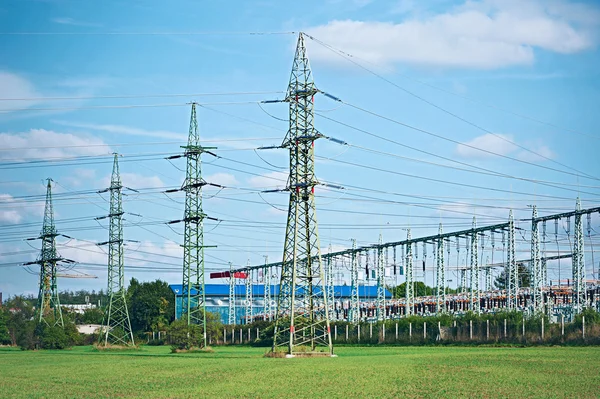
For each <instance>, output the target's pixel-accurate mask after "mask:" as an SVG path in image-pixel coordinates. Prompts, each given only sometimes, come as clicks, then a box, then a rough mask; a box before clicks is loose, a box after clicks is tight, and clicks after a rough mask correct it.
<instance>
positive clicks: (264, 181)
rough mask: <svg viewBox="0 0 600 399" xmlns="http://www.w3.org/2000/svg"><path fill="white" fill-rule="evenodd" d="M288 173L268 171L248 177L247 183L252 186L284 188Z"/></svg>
mask: <svg viewBox="0 0 600 399" xmlns="http://www.w3.org/2000/svg"><path fill="white" fill-rule="evenodd" d="M287 178H288V174H287V173H285V172H269V173H265V174H263V175H261V176H254V177H251V178H250V179H248V184H250V185H251V186H252V187H258V188H269V189H284V188H285V187H286V185H287Z"/></svg>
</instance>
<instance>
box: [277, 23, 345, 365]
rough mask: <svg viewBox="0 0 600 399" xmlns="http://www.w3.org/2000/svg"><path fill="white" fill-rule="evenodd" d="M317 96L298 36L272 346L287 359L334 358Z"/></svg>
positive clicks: (285, 144) (291, 86)
mask: <svg viewBox="0 0 600 399" xmlns="http://www.w3.org/2000/svg"><path fill="white" fill-rule="evenodd" d="M317 93H318V90H317V88H316V87H315V84H314V81H313V78H312V72H311V69H310V64H309V62H308V57H307V55H306V48H305V46H304V35H303V34H302V33H300V34H299V36H298V43H297V47H296V54H295V57H294V63H293V67H292V73H291V77H290V82H289V85H288V90H287V94H286V99H285V101H287V102H288V103H289V123H290V124H289V130H288V132H287V135H286V138H285V139H284V141H283V144H282V147H286V148H288V149H289V153H290V175H289V179H288V187H287V189H288V190H289V192H290V201H289V208H288V219H287V227H286V232H285V243H284V250H283V262H282V263H283V265H282V269H281V283H280V291H279V297H278V301H277V313H276V316H275V317H276V319H275V334H274V338H273V347H272V350H273V351H275V350H276V349H277V347H280V346H287V354H288V356H294V354H295V353H296V351H297V349H300V348H298V347H300V346H306V345H308V346H309V347H310V348H309V349H310V351H313V352H314V351H315V350H316V348H317V346H325V347H326V348H327V349H328V352H329V354H330V355H333V344H332V341H331V331H330V326H329V309H328V304H327V299H328V298H327V295H326V292H325V281H324V273H323V265H322V263H321V248H320V243H319V233H318V227H317V215H316V205H315V198H314V188H315V185H317V184H318V181H317V180H316V178H315V160H314V143H315V140H317V139H318V138H320V137H322V135H321V134H320V133H319V132H318V131H317V130H316V129H315V127H314V96H315V94H317Z"/></svg>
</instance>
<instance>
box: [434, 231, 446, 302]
mask: <svg viewBox="0 0 600 399" xmlns="http://www.w3.org/2000/svg"><path fill="white" fill-rule="evenodd" d="M442 233H443V230H442V224H441V223H440V227H439V230H438V235H439V236H440V237H439V238H438V240H437V248H436V249H437V253H436V266H437V267H436V273H435V277H436V284H435V285H436V307H435V312H436V313H437V314H439V313H443V312H444V311H445V310H446V266H445V264H444V239H443V238H442ZM448 248H449V246H448Z"/></svg>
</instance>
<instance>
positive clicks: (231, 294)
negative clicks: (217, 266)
mask: <svg viewBox="0 0 600 399" xmlns="http://www.w3.org/2000/svg"><path fill="white" fill-rule="evenodd" d="M235 312H236V310H235V273H234V272H233V264H232V263H231V262H229V314H228V316H229V318H228V323H229V325H230V326H233V325H234V324H235V321H236V314H235Z"/></svg>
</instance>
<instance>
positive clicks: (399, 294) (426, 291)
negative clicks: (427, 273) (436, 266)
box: [392, 281, 435, 298]
mask: <svg viewBox="0 0 600 399" xmlns="http://www.w3.org/2000/svg"><path fill="white" fill-rule="evenodd" d="M414 289H415V296H416V297H417V296H430V295H435V290H434V289H433V288H432V287H430V286H428V285H425V283H423V282H422V281H415V282H414ZM392 294H393V295H394V298H405V297H406V283H405V282H404V283H402V284H400V285H397V286H396V287H394V288H392Z"/></svg>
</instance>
